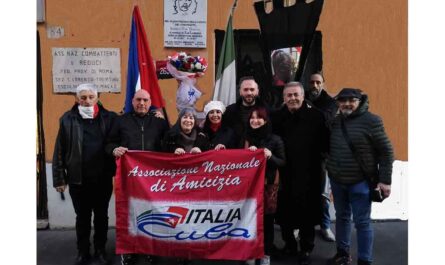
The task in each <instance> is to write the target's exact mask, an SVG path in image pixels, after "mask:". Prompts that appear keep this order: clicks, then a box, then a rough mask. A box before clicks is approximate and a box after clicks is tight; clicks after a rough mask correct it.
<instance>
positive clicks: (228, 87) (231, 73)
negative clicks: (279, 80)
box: [213, 2, 236, 106]
mask: <svg viewBox="0 0 445 265" xmlns="http://www.w3.org/2000/svg"><path fill="white" fill-rule="evenodd" d="M235 3H236V2H235ZM213 100H219V101H222V102H223V103H224V105H226V106H228V105H230V104H232V103H235V101H236V69H235V43H234V41H233V29H232V13H231V14H230V16H229V21H228V22H227V28H226V33H225V34H224V40H223V45H222V48H221V53H220V55H219V63H218V70H217V74H216V82H215V88H214V91H213Z"/></svg>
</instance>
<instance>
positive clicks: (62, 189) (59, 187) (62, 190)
mask: <svg viewBox="0 0 445 265" xmlns="http://www.w3.org/2000/svg"><path fill="white" fill-rule="evenodd" d="M65 189H66V185H63V186H58V187H56V191H57V192H64V191H65Z"/></svg>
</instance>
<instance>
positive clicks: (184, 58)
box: [167, 52, 207, 111]
mask: <svg viewBox="0 0 445 265" xmlns="http://www.w3.org/2000/svg"><path fill="white" fill-rule="evenodd" d="M206 69H207V61H206V59H205V58H203V57H200V56H191V55H190V54H187V53H185V52H179V53H175V54H174V55H172V56H168V63H167V70H168V71H169V72H170V74H171V75H172V76H173V77H174V78H175V79H176V80H177V81H178V82H179V86H178V90H177V91H176V108H177V109H178V111H180V110H181V109H183V108H185V107H194V106H195V102H196V101H197V100H198V99H199V98H200V97H201V95H202V92H201V91H199V89H198V88H196V87H195V84H196V78H198V77H201V76H203V75H204V72H205V71H206Z"/></svg>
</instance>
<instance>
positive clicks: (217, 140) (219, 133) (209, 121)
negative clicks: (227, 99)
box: [202, 101, 237, 150]
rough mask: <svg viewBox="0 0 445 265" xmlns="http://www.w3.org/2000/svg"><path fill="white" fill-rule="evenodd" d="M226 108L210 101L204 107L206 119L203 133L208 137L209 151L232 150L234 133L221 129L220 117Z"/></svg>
mask: <svg viewBox="0 0 445 265" xmlns="http://www.w3.org/2000/svg"><path fill="white" fill-rule="evenodd" d="M224 111H226V106H224V103H222V102H221V101H210V102H209V103H207V104H206V105H205V107H204V113H205V114H206V119H205V122H204V125H203V129H202V130H203V132H204V133H205V134H206V135H207V136H208V137H209V140H210V149H215V150H221V149H230V148H234V147H235V144H236V142H237V141H236V139H235V133H234V131H233V130H232V129H231V128H228V127H222V115H223V113H224Z"/></svg>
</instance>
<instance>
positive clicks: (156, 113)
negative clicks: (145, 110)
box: [154, 109, 165, 120]
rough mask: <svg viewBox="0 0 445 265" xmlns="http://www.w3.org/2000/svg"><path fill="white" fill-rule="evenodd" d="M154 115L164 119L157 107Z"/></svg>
mask: <svg viewBox="0 0 445 265" xmlns="http://www.w3.org/2000/svg"><path fill="white" fill-rule="evenodd" d="M154 114H155V117H156V118H160V119H163V120H164V119H165V117H164V114H163V113H162V111H161V110H160V109H157V110H155V111H154Z"/></svg>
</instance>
